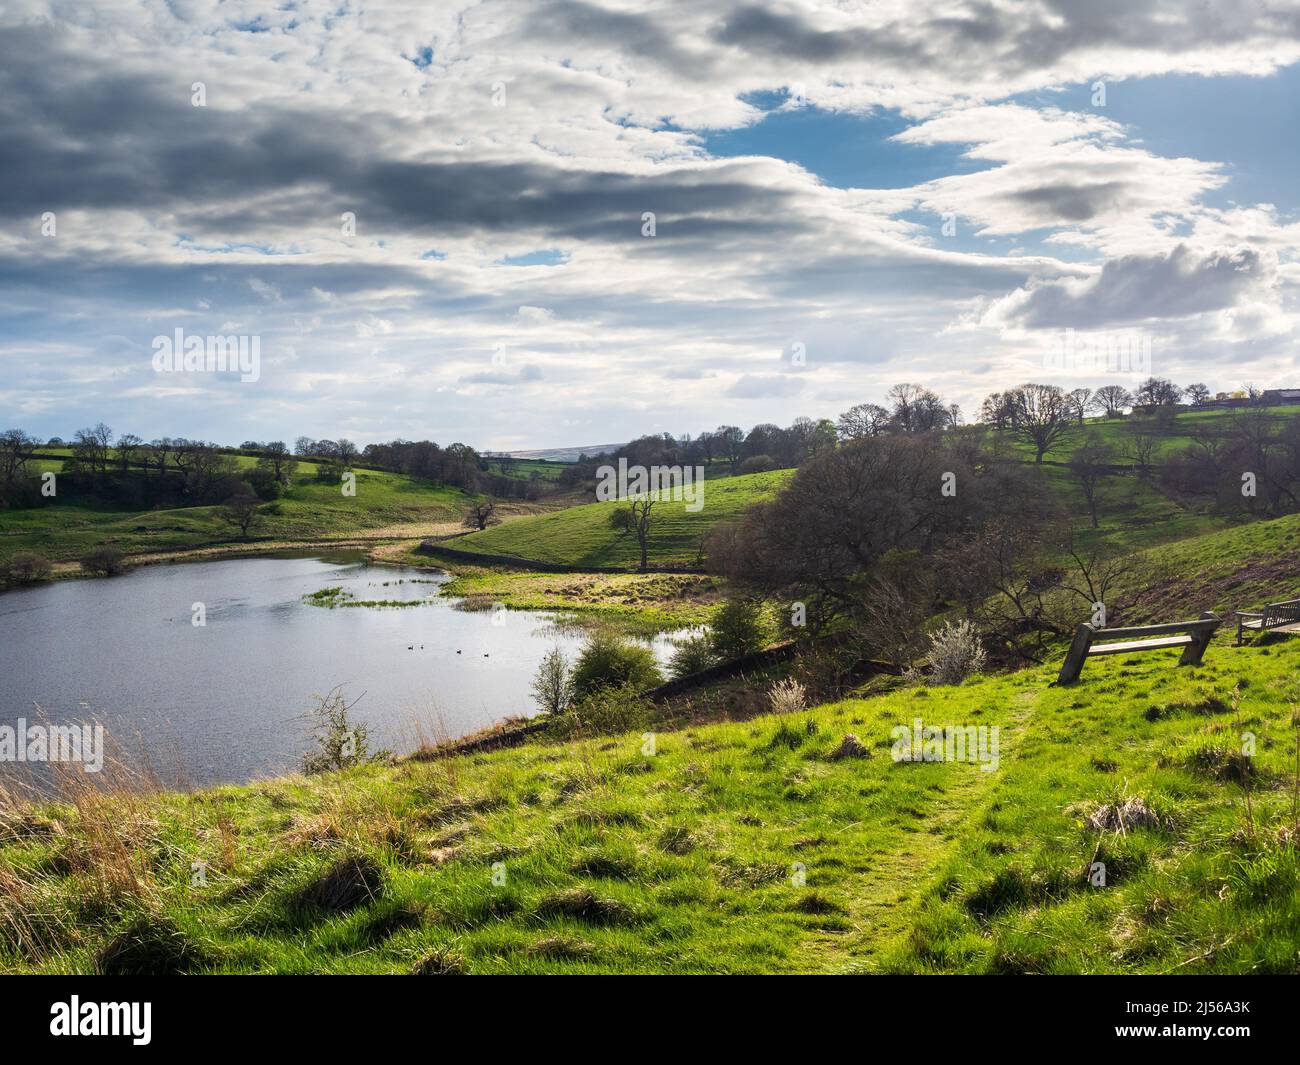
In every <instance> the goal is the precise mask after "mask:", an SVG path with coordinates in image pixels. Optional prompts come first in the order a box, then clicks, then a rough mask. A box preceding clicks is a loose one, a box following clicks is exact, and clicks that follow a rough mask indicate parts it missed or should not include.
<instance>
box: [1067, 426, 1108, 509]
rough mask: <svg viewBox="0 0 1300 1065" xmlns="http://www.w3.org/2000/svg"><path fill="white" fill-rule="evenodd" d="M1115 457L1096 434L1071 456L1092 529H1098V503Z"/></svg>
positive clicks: (1072, 470)
mask: <svg viewBox="0 0 1300 1065" xmlns="http://www.w3.org/2000/svg"><path fill="white" fill-rule="evenodd" d="M1114 459H1115V455H1114V452H1113V451H1112V450H1111V448H1110V445H1108V444H1107V443H1106V442H1105V441H1103V440H1102V439H1101V437H1100V436H1098V435H1096V434H1095V433H1094V434H1092V435H1090V436H1089V437H1088V438H1087V439H1086V440H1085V441H1084V442H1083V444H1081V445H1080V446H1079V447H1078V448H1077V449H1076V450H1075V452H1074V454H1073V455H1071V456H1070V472H1071V473H1072V474H1073V475H1074V479H1075V480H1076V481H1077V482H1078V484H1079V491H1081V492H1082V493H1083V498H1084V501H1085V502H1086V503H1087V504H1088V516H1089V517H1090V518H1091V519H1092V527H1093V528H1094V529H1095V528H1097V503H1098V500H1099V497H1100V493H1101V483H1102V481H1103V480H1104V479H1105V478H1106V476H1107V475H1108V474H1109V473H1110V466H1111V464H1112V463H1113V462H1114Z"/></svg>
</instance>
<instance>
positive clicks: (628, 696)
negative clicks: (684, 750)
mask: <svg viewBox="0 0 1300 1065" xmlns="http://www.w3.org/2000/svg"><path fill="white" fill-rule="evenodd" d="M654 717H655V713H654V707H653V706H651V705H650V703H649V702H648V701H647V700H645V699H643V698H641V696H640V695H639V694H637V691H636V689H635V688H634V687H632V686H630V685H629V686H625V687H621V688H611V687H605V688H601V689H600V690H598V691H596V692H595V693H593V694H592V695H589V696H587V697H586V698H585V699H581V700H579V701H578V702H576V703H573V704H572V705H571V706H570V707H569V708H568V709H567V710H566V711H565V712H564V713H562V714H559V715H557V716H556V717H555V718H554V719H553V721H552V723H551V728H552V729H553V730H554V731H555V732H556V733H557V734H558V735H559V736H561V737H570V736H610V735H616V734H617V733H620V732H636V731H638V730H641V729H644V728H646V726H648V725H650V724H651V723H652V722H653V721H654Z"/></svg>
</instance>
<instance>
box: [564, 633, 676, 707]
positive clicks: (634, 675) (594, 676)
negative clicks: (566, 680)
mask: <svg viewBox="0 0 1300 1065" xmlns="http://www.w3.org/2000/svg"><path fill="white" fill-rule="evenodd" d="M663 680H664V678H663V675H662V674H661V673H660V672H659V667H658V666H657V665H656V664H655V656H654V653H653V652H652V651H651V650H650V648H649V647H646V646H644V645H643V644H638V643H629V642H628V641H626V640H621V639H619V638H618V637H617V636H613V635H611V634H609V633H603V632H595V633H592V634H591V636H589V637H588V638H587V643H586V645H585V646H584V647H583V648H582V651H581V652H580V653H579V654H578V661H577V664H576V665H575V666H574V667H573V696H574V698H575V699H585V698H587V697H588V696H590V695H594V694H595V693H596V692H598V691H600V690H601V689H603V688H625V687H630V688H634V689H636V690H637V691H644V690H645V689H646V688H653V687H656V686H657V685H659V684H662V683H663Z"/></svg>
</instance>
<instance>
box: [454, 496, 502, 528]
mask: <svg viewBox="0 0 1300 1065" xmlns="http://www.w3.org/2000/svg"><path fill="white" fill-rule="evenodd" d="M496 511H497V505H496V503H494V502H493V501H492V500H487V501H485V502H481V503H473V504H471V505H470V507H469V509H468V510H466V511H465V520H464V521H462V522H461V524H462V525H463V526H464V527H465V528H466V529H478V530H479V531H480V532H481V531H482V530H483V529H486V528H487V527H488V526H489V525H500V524H501V519H500V518H498V517H497V513H496Z"/></svg>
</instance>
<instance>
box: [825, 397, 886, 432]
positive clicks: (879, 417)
mask: <svg viewBox="0 0 1300 1065" xmlns="http://www.w3.org/2000/svg"><path fill="white" fill-rule="evenodd" d="M888 427H889V411H887V410H885V408H884V407H882V406H880V404H878V403H859V404H858V405H857V406H854V407H850V408H849V409H848V410H846V411H845V412H844V413H843V414H841V415H840V419H839V421H838V422H837V423H836V426H835V430H836V433H837V434H838V435H839V438H840V439H841V440H860V439H862V438H863V437H864V436H879V435H880V434H881V433H883V432H885V430H886V429H887V428H888Z"/></svg>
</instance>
